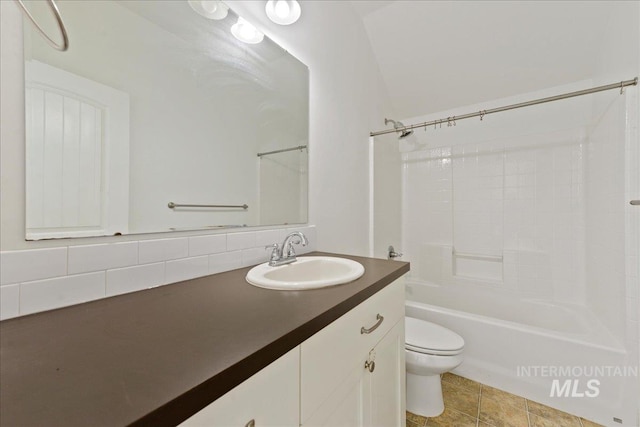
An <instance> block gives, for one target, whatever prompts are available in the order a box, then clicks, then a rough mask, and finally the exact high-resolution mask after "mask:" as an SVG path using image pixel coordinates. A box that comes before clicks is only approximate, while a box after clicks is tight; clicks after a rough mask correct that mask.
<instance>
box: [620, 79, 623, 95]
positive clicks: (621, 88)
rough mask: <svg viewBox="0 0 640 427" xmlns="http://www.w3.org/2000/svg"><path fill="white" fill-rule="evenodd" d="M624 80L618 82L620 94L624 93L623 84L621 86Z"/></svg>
mask: <svg viewBox="0 0 640 427" xmlns="http://www.w3.org/2000/svg"><path fill="white" fill-rule="evenodd" d="M623 84H624V82H623V81H622V82H620V95H622V94H624V86H623Z"/></svg>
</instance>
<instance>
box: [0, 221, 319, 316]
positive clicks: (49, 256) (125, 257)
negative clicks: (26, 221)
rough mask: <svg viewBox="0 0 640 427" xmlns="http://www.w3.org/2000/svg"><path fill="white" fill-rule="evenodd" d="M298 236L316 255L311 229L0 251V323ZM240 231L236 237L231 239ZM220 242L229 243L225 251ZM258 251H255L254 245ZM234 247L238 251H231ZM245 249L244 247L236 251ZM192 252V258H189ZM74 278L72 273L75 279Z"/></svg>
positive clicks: (237, 260)
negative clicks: (302, 234)
mask: <svg viewBox="0 0 640 427" xmlns="http://www.w3.org/2000/svg"><path fill="white" fill-rule="evenodd" d="M292 231H301V232H303V233H304V234H305V235H306V236H307V239H308V240H309V244H308V245H307V246H306V247H304V248H303V247H299V248H296V249H298V253H300V254H303V253H307V252H310V251H313V250H316V242H317V238H316V229H315V226H313V225H311V226H301V227H293V228H278V229H274V230H258V231H249V232H242V233H227V234H212V235H203V236H192V237H188V238H187V237H184V238H172V239H153V240H141V241H132V242H123V243H109V244H101V245H85V246H70V247H60V248H51V249H34V250H21V251H3V252H0V265H1V266H2V270H1V271H2V284H1V286H0V300H1V301H0V302H1V304H0V318H1V319H8V318H11V317H16V316H20V315H25V314H30V313H35V312H39V311H44V310H51V309H54V308H59V307H64V306H67V305H72V304H78V303H81V302H86V301H91V300H95V299H100V298H105V297H109V296H114V295H118V294H123V293H127V292H134V291H139V290H143V289H147V288H151V287H155V286H160V285H166V284H171V283H175V282H178V281H182V280H188V279H192V278H196V277H201V276H206V275H208V274H215V273H220V272H224V271H229V270H233V269H236V268H240V267H241V266H247V265H251V264H258V263H261V262H266V261H267V260H268V257H269V252H268V251H266V250H265V249H264V245H263V244H262V243H264V242H265V241H268V240H269V239H272V238H277V239H276V240H274V241H269V243H282V240H283V239H284V236H286V235H287V233H290V232H292ZM234 234H240V235H241V236H239V237H231V238H230V236H233V235H234ZM228 241H231V242H232V244H231V246H229V245H228V244H227V242H228ZM258 242H259V243H260V245H258V247H256V245H257V244H258ZM238 246H242V247H243V249H242V250H239V249H237V248H238ZM245 246H247V247H246V248H244V247H245ZM194 254H198V255H197V256H191V255H194ZM76 273H78V274H76Z"/></svg>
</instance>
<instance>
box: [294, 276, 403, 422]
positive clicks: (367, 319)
mask: <svg viewBox="0 0 640 427" xmlns="http://www.w3.org/2000/svg"><path fill="white" fill-rule="evenodd" d="M378 315H380V317H378ZM400 320H403V321H404V281H403V280H402V279H398V280H396V281H395V282H394V283H392V284H390V285H388V286H387V287H386V288H384V289H382V290H381V291H380V292H378V293H377V294H375V295H373V296H372V297H371V298H369V299H368V300H366V301H364V302H363V303H361V304H360V305H358V306H357V307H355V308H354V309H353V310H351V311H350V312H348V313H346V314H345V315H344V316H342V317H340V318H339V319H337V320H336V321H334V322H333V323H331V324H330V325H328V326H327V327H325V328H324V329H322V330H321V331H319V332H318V333H317V334H315V335H314V336H312V337H311V338H309V339H308V340H307V341H305V342H303V343H302V344H301V350H300V352H301V356H300V359H301V377H300V381H301V383H300V390H301V396H302V402H301V407H300V418H301V421H302V423H303V424H306V423H307V420H309V418H310V417H311V416H313V415H314V414H315V413H316V411H317V410H318V408H319V407H320V406H321V405H324V404H325V402H326V401H327V400H329V399H330V397H331V396H332V395H334V394H335V393H336V390H338V388H342V387H344V382H345V381H346V379H347V378H350V377H351V376H352V375H354V373H358V375H361V374H362V371H363V370H364V362H365V361H366V358H367V356H368V354H369V351H371V349H372V348H374V347H375V346H376V345H377V344H378V343H379V342H380V341H381V340H382V338H383V337H384V336H385V335H386V334H387V333H388V332H389V331H390V330H391V329H392V328H393V326H394V325H395V324H396V323H398V321H400ZM363 328H366V329H370V332H369V333H367V332H363Z"/></svg>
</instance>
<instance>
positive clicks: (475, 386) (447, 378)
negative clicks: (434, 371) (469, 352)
mask: <svg viewBox="0 0 640 427" xmlns="http://www.w3.org/2000/svg"><path fill="white" fill-rule="evenodd" d="M442 381H443V382H447V383H451V384H454V385H457V386H459V387H463V388H466V389H469V391H480V383H477V382H475V381H473V380H470V379H468V378H464V377H461V376H459V375H456V374H452V373H451V372H447V373H445V374H444V375H442Z"/></svg>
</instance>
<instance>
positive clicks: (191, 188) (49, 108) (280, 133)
mask: <svg viewBox="0 0 640 427" xmlns="http://www.w3.org/2000/svg"><path fill="white" fill-rule="evenodd" d="M25 3H26V5H27V7H28V8H29V10H30V11H31V13H32V14H33V15H34V17H35V18H36V19H37V20H39V22H42V23H43V26H44V27H45V29H47V28H46V27H47V25H49V24H50V28H48V30H50V31H52V34H56V35H57V34H58V33H57V32H55V31H56V30H55V27H53V23H54V21H53V18H52V16H51V11H50V10H49V9H48V7H47V3H46V2H42V1H39V2H38V1H32V2H25ZM56 3H57V5H58V8H59V10H60V13H61V15H62V17H63V19H64V23H65V25H66V27H67V31H68V34H69V41H70V43H69V50H68V51H66V52H60V51H57V50H54V49H52V48H51V47H50V46H49V45H48V44H47V43H46V41H45V40H44V39H43V38H42V37H41V36H40V35H39V34H38V33H37V32H36V30H35V28H34V26H33V25H32V24H31V23H30V22H29V21H28V20H26V19H25V21H24V50H25V97H26V190H27V191H26V227H27V229H26V238H27V240H38V239H46V238H62V237H83V236H104V235H114V234H131V233H152V232H164V231H179V230H191V229H209V228H210V229H215V228H228V227H244V226H260V225H276V224H294V223H304V222H306V221H307V148H306V147H307V145H308V111H309V96H308V94H309V85H308V81H309V80H308V69H307V67H306V66H305V65H304V64H303V63H301V62H300V61H299V60H297V59H296V58H295V57H293V56H292V55H290V54H289V53H288V52H286V51H285V50H284V49H282V48H281V47H280V46H278V45H277V44H276V43H274V42H273V41H272V40H270V39H268V38H267V37H264V38H263V39H262V40H261V41H260V42H258V43H253V44H251V43H247V42H244V41H241V40H239V39H237V38H236V37H234V35H233V34H232V27H234V25H235V24H237V23H238V21H239V19H240V18H239V17H238V16H237V15H236V14H234V12H233V11H232V10H228V7H227V6H226V5H225V4H224V3H222V2H217V1H189V2H187V1H130V0H128V1H90V2H81V1H64V0H60V1H57V2H56ZM236 29H237V26H236ZM249 30H251V31H253V33H252V34H253V35H257V36H258V37H257V38H254V39H253V40H251V41H253V42H255V41H256V40H257V39H259V38H260V36H261V34H260V33H259V32H258V31H257V30H255V29H253V28H251V27H249V28H247V27H246V26H245V27H244V29H243V30H242V32H243V33H244V34H246V33H247V31H249ZM235 32H236V35H237V33H238V32H237V31H235ZM265 153H266V154H265ZM170 202H173V203H174V204H175V206H174V207H173V208H171V207H169V205H170ZM182 204H185V205H215V206H206V207H194V206H180V205H182ZM244 205H246V206H247V207H246V208H244Z"/></svg>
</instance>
